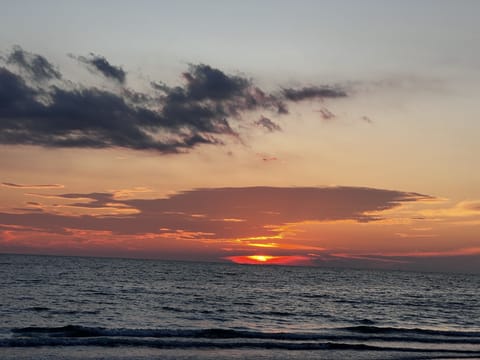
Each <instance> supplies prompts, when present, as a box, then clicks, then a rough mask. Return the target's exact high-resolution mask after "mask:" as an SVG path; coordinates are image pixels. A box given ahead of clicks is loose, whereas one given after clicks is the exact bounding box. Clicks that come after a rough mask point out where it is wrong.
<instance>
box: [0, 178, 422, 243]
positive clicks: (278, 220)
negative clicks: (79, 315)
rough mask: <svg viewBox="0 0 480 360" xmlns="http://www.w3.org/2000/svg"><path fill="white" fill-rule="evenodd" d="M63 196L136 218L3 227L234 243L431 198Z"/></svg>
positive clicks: (282, 192)
mask: <svg viewBox="0 0 480 360" xmlns="http://www.w3.org/2000/svg"><path fill="white" fill-rule="evenodd" d="M57 197H59V198H63V199H66V200H68V199H70V200H72V202H71V203H70V204H68V206H69V207H78V208H87V209H105V208H107V209H108V208H111V209H132V210H136V213H133V214H130V215H128V216H123V215H122V216H121V215H116V216H115V215H112V216H101V217H100V216H92V215H84V216H67V215H59V214H51V213H33V212H32V213H25V214H8V213H0V224H1V223H3V224H11V225H15V226H31V227H36V228H40V229H43V231H48V232H55V233H63V232H64V231H65V229H66V228H75V229H84V230H109V231H112V232H113V233H115V234H119V235H135V234H144V233H161V232H162V231H169V232H174V231H188V232H200V233H204V234H205V233H208V234H210V235H209V237H210V238H212V239H225V238H227V239H231V238H243V237H248V236H272V235H276V234H278V231H279V230H275V228H276V227H278V226H281V225H284V224H289V223H296V222H303V221H333V220H354V221H358V222H370V221H376V220H378V219H380V218H381V213H379V212H381V211H384V210H388V209H392V208H394V207H396V206H399V205H400V204H402V203H406V202H415V201H421V200H425V199H431V197H429V196H426V195H421V194H417V193H408V192H401V191H394V190H381V189H371V188H355V187H326V188H321V187H320V188H314V187H298V188H297V187H283V188H277V187H243V188H210V189H196V190H190V191H185V192H181V193H177V194H174V195H172V196H170V197H168V198H163V199H128V200H119V199H116V198H115V196H114V194H112V193H91V194H63V195H58V196H57ZM80 200H81V201H80ZM373 213H377V214H376V215H374V214H373ZM266 225H269V226H270V227H268V226H266ZM161 229H168V230H161Z"/></svg>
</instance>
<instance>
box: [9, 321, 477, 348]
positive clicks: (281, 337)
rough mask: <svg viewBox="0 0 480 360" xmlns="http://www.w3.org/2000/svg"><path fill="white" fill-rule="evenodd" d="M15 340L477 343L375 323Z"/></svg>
mask: <svg viewBox="0 0 480 360" xmlns="http://www.w3.org/2000/svg"><path fill="white" fill-rule="evenodd" d="M11 331H12V333H13V334H14V336H15V339H16V340H19V339H24V340H25V339H34V338H42V339H46V338H50V339H52V338H64V339H75V338H99V337H103V338H117V339H118V338H126V337H128V338H136V339H141V338H157V339H161V338H180V339H210V340H222V339H223V340H225V339H236V340H242V339H248V340H276V341H334V342H345V341H355V342H366V341H383V342H389V341H390V342H392V341H395V342H399V341H400V342H404V343H430V344H480V332H472V331H469V332H466V331H443V330H441V331H437V330H429V329H408V328H393V327H377V326H365V325H361V326H354V327H344V328H333V329H324V330H323V331H319V332H315V333H299V332H262V331H255V330H235V329H222V328H208V329H125V328H117V329H112V328H104V327H88V326H81V325H67V326H60V327H24V328H15V329H12V330H11Z"/></svg>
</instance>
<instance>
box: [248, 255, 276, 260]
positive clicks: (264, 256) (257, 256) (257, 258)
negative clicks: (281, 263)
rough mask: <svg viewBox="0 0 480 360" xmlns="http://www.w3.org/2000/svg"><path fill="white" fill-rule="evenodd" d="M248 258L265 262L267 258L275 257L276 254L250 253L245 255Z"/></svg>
mask: <svg viewBox="0 0 480 360" xmlns="http://www.w3.org/2000/svg"><path fill="white" fill-rule="evenodd" d="M247 258H248V259H251V260H255V261H258V262H267V261H269V260H273V259H276V258H277V256H269V255H250V256H247Z"/></svg>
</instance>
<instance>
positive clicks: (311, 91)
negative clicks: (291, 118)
mask: <svg viewBox="0 0 480 360" xmlns="http://www.w3.org/2000/svg"><path fill="white" fill-rule="evenodd" d="M282 93H283V96H284V97H285V98H286V99H288V100H291V101H295V102H296V101H303V100H309V99H314V98H320V99H325V98H339V97H346V96H347V93H346V92H345V91H344V90H342V89H340V88H336V87H330V86H322V87H320V86H310V87H302V88H299V89H294V88H284V89H283V91H282Z"/></svg>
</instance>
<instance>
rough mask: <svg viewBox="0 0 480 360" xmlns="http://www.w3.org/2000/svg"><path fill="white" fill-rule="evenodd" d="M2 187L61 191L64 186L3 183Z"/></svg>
mask: <svg viewBox="0 0 480 360" xmlns="http://www.w3.org/2000/svg"><path fill="white" fill-rule="evenodd" d="M2 186H5V187H9V188H16V189H62V188H64V187H65V186H64V185H62V184H36V185H31V184H15V183H9V182H3V183H2Z"/></svg>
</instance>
